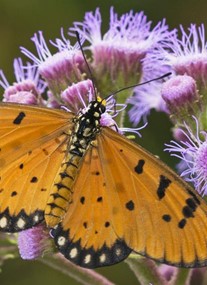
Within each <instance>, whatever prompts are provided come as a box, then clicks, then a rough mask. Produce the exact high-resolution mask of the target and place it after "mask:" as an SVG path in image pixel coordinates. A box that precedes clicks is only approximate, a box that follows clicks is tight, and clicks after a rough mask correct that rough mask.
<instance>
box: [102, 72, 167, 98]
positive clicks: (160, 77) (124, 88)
mask: <svg viewBox="0 0 207 285" xmlns="http://www.w3.org/2000/svg"><path fill="white" fill-rule="evenodd" d="M171 74H172V72H168V73H165V74H163V75H162V76H159V77H156V78H153V79H150V80H148V81H145V82H142V83H138V84H134V85H130V86H126V87H123V88H121V89H119V90H117V91H114V92H112V93H111V94H109V95H108V96H106V97H105V98H104V99H107V98H109V97H111V96H114V95H116V94H117V93H119V92H122V91H124V90H127V89H130V88H134V87H137V86H141V85H144V84H147V83H150V82H152V81H156V80H159V79H163V78H165V77H167V76H169V75H171Z"/></svg>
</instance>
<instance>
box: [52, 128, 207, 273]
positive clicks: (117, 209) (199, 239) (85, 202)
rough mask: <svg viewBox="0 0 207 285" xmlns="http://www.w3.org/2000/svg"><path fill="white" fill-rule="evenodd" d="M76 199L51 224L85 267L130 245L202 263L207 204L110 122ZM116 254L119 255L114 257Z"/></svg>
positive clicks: (87, 161) (86, 164)
mask: <svg viewBox="0 0 207 285" xmlns="http://www.w3.org/2000/svg"><path fill="white" fill-rule="evenodd" d="M73 190H74V194H73V202H72V204H71V205H70V207H69V209H68V211H67V213H66V216H65V217H64V219H63V221H62V222H61V223H60V224H59V225H58V226H57V227H56V228H55V229H54V230H53V231H52V235H53V236H54V239H55V243H56V244H57V246H58V248H59V250H60V251H61V252H62V253H63V254H64V255H65V257H66V258H68V259H70V260H71V261H73V262H75V263H77V264H79V265H81V266H84V267H89V268H94V267H97V266H104V265H110V264H113V263H117V262H118V261H121V260H122V259H124V258H126V257H127V255H128V254H129V253H130V251H131V250H133V251H135V252H137V253H140V254H142V255H145V256H149V257H151V258H153V259H155V260H157V261H161V262H165V263H168V264H173V265H176V266H184V267H193V266H204V265H206V264H207V225H206V223H205V220H206V214H207V206H206V204H205V202H204V201H203V200H202V199H201V198H200V197H199V196H198V195H197V194H196V193H195V191H194V190H192V189H191V188H190V187H189V186H188V185H187V184H186V183H184V182H183V181H182V179H181V178H179V177H178V176H177V175H176V174H174V172H172V171H171V170H170V169H169V168H168V167H167V166H166V165H164V164H163V163H161V162H160V161H159V160H158V159H157V158H155V157H154V156H152V155H151V154H148V153H147V152H146V151H145V150H143V149H142V148H141V147H139V146H137V145H136V144H134V143H132V142H131V141H129V140H127V139H126V138H125V137H123V136H121V135H119V134H118V133H116V132H114V131H113V130H111V129H109V128H102V130H101V133H100V134H99V135H98V136H97V142H96V144H92V146H91V147H90V149H89V150H88V152H87V153H86V155H85V158H84V161H83V163H82V166H81V168H80V171H79V173H78V176H77V179H76V182H75V185H74V188H73ZM117 254H119V257H117Z"/></svg>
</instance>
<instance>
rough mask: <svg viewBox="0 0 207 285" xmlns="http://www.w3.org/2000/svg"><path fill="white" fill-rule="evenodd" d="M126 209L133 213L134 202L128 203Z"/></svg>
mask: <svg viewBox="0 0 207 285" xmlns="http://www.w3.org/2000/svg"><path fill="white" fill-rule="evenodd" d="M125 207H126V209H127V210H129V211H133V210H134V202H133V201H132V200H130V201H128V202H127V203H126V204H125Z"/></svg>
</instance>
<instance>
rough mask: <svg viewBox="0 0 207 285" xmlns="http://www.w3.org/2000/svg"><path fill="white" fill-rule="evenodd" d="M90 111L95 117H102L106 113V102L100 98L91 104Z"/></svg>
mask: <svg viewBox="0 0 207 285" xmlns="http://www.w3.org/2000/svg"><path fill="white" fill-rule="evenodd" d="M88 111H89V113H91V114H93V116H94V117H101V115H102V114H103V113H105V112H106V100H104V99H101V97H99V96H98V97H97V99H96V100H94V101H91V102H90V104H89V106H88Z"/></svg>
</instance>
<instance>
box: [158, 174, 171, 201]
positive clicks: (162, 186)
mask: <svg viewBox="0 0 207 285" xmlns="http://www.w3.org/2000/svg"><path fill="white" fill-rule="evenodd" d="M170 183H171V180H170V179H168V178H167V177H165V176H164V175H160V182H159V186H158V188H157V196H158V198H159V199H160V200H161V199H162V198H164V197H165V192H166V190H167V188H168V186H169V185H170Z"/></svg>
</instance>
